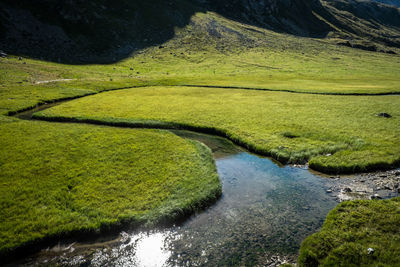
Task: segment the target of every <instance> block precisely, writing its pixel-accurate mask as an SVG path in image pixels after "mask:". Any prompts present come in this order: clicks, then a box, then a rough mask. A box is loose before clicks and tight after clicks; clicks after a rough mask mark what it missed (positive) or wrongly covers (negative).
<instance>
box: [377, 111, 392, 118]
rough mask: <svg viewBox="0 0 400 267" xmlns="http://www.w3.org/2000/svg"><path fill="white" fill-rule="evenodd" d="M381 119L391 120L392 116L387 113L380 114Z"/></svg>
mask: <svg viewBox="0 0 400 267" xmlns="http://www.w3.org/2000/svg"><path fill="white" fill-rule="evenodd" d="M378 116H379V117H384V118H391V117H392V115H390V114H388V113H386V112H381V113H379V114H378Z"/></svg>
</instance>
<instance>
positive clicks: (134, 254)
mask: <svg viewBox="0 0 400 267" xmlns="http://www.w3.org/2000/svg"><path fill="white" fill-rule="evenodd" d="M175 133H176V134H178V135H180V136H183V137H185V138H191V139H196V140H199V141H202V142H203V143H205V144H207V145H208V146H209V147H211V148H212V150H213V154H214V157H215V159H216V165H217V169H218V173H219V175H220V179H221V182H222V185H223V196H222V198H221V199H220V200H219V201H218V202H217V203H216V204H215V205H213V206H212V207H210V208H209V209H207V210H206V211H204V212H201V213H199V214H195V215H193V216H192V217H191V218H189V219H188V220H187V221H186V222H184V223H183V224H182V225H179V226H173V227H169V228H164V229H154V230H132V231H126V232H122V233H120V235H119V236H118V237H117V238H113V239H110V240H107V238H104V240H96V241H93V242H89V243H72V244H71V243H65V244H59V245H57V246H55V247H53V248H49V249H45V250H42V251H41V252H39V253H38V254H36V255H33V256H31V257H29V258H27V259H24V260H23V261H22V262H19V264H26V265H35V264H39V265H43V264H49V265H54V264H58V265H91V266H105V265H107V266H146V267H147V266H205V265H206V266H218V265H219V266H221V265H226V266H232V265H248V266H254V265H266V264H267V263H269V264H270V265H271V264H272V265H274V263H276V264H278V263H279V262H284V261H288V262H294V261H295V259H296V256H297V252H298V249H299V246H300V243H301V241H302V240H303V239H304V238H305V237H307V236H308V235H310V234H312V233H314V232H316V231H317V230H318V228H319V227H320V226H321V225H322V223H323V220H324V219H325V216H326V214H327V213H328V212H329V211H330V210H331V209H332V208H333V207H334V206H335V205H336V204H337V202H336V201H335V199H334V198H333V197H332V196H330V194H328V193H326V189H327V188H328V187H330V186H331V184H332V183H333V182H334V181H333V180H332V179H326V178H323V177H319V176H316V175H314V174H312V173H310V172H309V171H308V170H306V169H304V168H299V167H292V166H284V167H282V166H279V165H278V164H276V163H274V162H272V161H271V160H270V159H268V158H264V157H259V156H257V155H254V154H250V153H248V152H245V151H243V150H242V149H240V148H238V147H236V146H234V145H233V144H232V143H231V142H229V141H227V140H225V139H223V138H219V137H213V136H209V135H204V134H196V133H191V132H186V131H175Z"/></svg>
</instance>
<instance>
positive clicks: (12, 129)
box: [0, 12, 400, 263]
mask: <svg viewBox="0 0 400 267" xmlns="http://www.w3.org/2000/svg"><path fill="white" fill-rule="evenodd" d="M210 29H211V30H212V31H209V30H210ZM212 32H214V35H213V34H212ZM215 33H218V34H217V35H219V36H217V35H216V34H215ZM330 42H331V41H330V40H326V39H318V40H316V39H309V38H298V37H294V36H289V35H284V34H278V33H274V32H271V31H268V30H265V29H261V28H257V27H253V26H249V25H244V24H241V23H239V22H235V21H231V20H228V19H226V18H223V17H222V16H219V15H217V14H215V13H212V12H207V13H198V14H195V15H193V17H192V18H191V23H189V24H188V25H186V26H185V27H183V28H176V29H175V36H174V37H173V38H172V39H170V40H168V41H166V42H165V43H163V48H161V49H160V48H159V46H155V47H147V48H145V49H143V50H140V51H136V52H135V53H133V54H132V55H131V56H130V57H127V58H126V59H124V60H122V61H120V62H115V63H113V64H106V65H100V64H92V65H67V64H58V63H52V62H45V61H42V60H38V59H23V60H18V58H17V57H16V56H12V55H11V56H9V57H8V58H6V59H5V58H0V136H1V137H0V145H1V150H0V251H1V253H6V252H7V251H10V250H12V249H14V248H16V247H19V246H22V245H24V244H25V245H26V244H32V243H35V242H37V241H38V240H41V239H43V238H46V237H49V236H50V237H56V236H63V235H64V234H66V233H71V232H73V231H78V232H79V231H88V232H91V231H95V229H97V230H98V229H101V228H107V226H108V225H115V224H118V223H123V222H129V221H130V222H131V223H133V224H135V223H144V222H148V223H156V222H157V221H159V220H161V219H162V218H166V217H171V219H173V218H174V217H175V216H178V215H179V214H177V211H178V213H186V212H190V211H192V210H193V208H198V207H199V206H202V204H201V203H205V202H208V200H212V199H214V197H215V196H216V195H218V194H219V193H220V190H221V188H220V185H219V182H218V179H217V175H216V172H215V166H214V164H213V162H212V159H211V157H210V154H209V153H210V152H209V151H208V150H207V149H205V148H204V147H203V146H200V145H199V144H197V143H193V142H190V141H185V140H183V139H181V138H178V137H176V136H174V135H172V134H169V133H166V132H162V131H157V130H132V129H116V128H107V127H99V126H88V125H86V126H85V125H78V124H63V125H61V124H54V123H46V122H34V121H20V120H18V119H16V118H13V117H8V116H2V115H7V114H12V113H15V112H17V111H20V110H24V109H28V108H31V107H34V106H36V105H38V104H42V103H45V102H52V101H55V100H60V99H66V98H74V97H80V96H84V95H90V94H97V93H99V92H101V91H106V90H114V89H120V88H126V87H134V86H153V85H158V86H168V85H175V86H181V85H207V86H225V87H248V88H254V89H271V90H288V91H293V92H299V93H317V94H347V95H350V94H390V93H397V94H399V93H400V87H399V84H400V56H398V55H388V54H383V53H373V52H366V51H361V50H357V49H351V48H347V47H339V46H336V45H333V44H332V43H330ZM395 50H396V49H395ZM396 51H397V52H398V51H399V50H396ZM61 79H71V80H69V81H62V80H61ZM60 80H61V81H60ZM43 81H50V82H47V83H42V82H43ZM399 104H400V97H399V96H370V97H368V96H324V95H309V94H293V93H277V92H265V91H252V90H228V89H212V88H187V87H175V88H172V87H151V88H138V89H132V90H123V91H115V92H108V93H102V94H98V95H95V96H91V97H85V98H82V99H79V100H74V101H73V102H69V103H65V104H63V105H61V106H59V107H55V108H52V109H50V110H46V111H44V112H41V113H40V116H42V117H45V118H46V119H51V118H54V117H64V118H67V119H71V118H74V119H76V120H91V121H94V120H95V121H97V122H98V123H109V124H123V125H126V124H131V125H132V124H133V125H136V126H147V127H161V126H162V127H171V126H173V127H179V126H185V127H189V128H193V129H197V130H203V131H212V132H217V133H219V134H222V135H227V136H228V137H229V138H231V139H232V140H234V141H236V142H238V143H241V144H243V145H246V146H249V147H250V149H252V150H253V151H256V152H259V153H263V154H267V155H271V156H273V157H275V158H277V159H279V160H281V161H289V162H303V161H306V160H309V164H310V167H312V168H314V169H317V170H321V171H323V172H356V171H371V170H374V169H377V168H389V167H393V166H396V165H398V164H399V157H400V156H399V155H400V146H399V144H400V128H399V125H400V124H399V123H400V121H399V120H400V109H399V107H400V105H399ZM380 112H387V113H389V114H391V115H392V116H393V118H391V119H385V118H382V117H377V116H376V114H377V113H380ZM328 154H332V155H331V156H328ZM134 178H138V179H134ZM138 192H140V194H138ZM210 198H211V199H210ZM357 203H358V202H357ZM363 203H364V202H363ZM365 203H368V202H365ZM371 203H372V204H368V205H378V204H377V203H379V204H382V205H383V203H386V202H371ZM387 203H388V204H387V205H388V207H389V206H392V205H394V204H393V203H394V202H387ZM343 205H344V204H343ZM348 205H350V204H348ZM365 205H367V204H365ZM356 208H357V207H354V209H356ZM371 214H372V215H371V216H372V218H377V220H381V221H382V222H383V223H385V222H386V221H385V220H386V218H384V217H383V216H381V213H379V210H374V212H372V213H371ZM374 216H375V217H374ZM377 222H378V221H377ZM346 223H348V221H346ZM346 225H347V224H343V227H351V222H349V223H348V225H349V226H346ZM371 225H372V223H371ZM396 225H398V222H397V223H396ZM373 227H375V228H377V227H379V224H378V223H375V224H374V225H373V226H371V228H373ZM385 229H386V228H385ZM339 234H340V233H338V235H339ZM384 237H386V236H384ZM379 238H381V236H379V235H377V239H379ZM396 238H397V237H396ZM396 240H397V239H396ZM374 242H375V241H374ZM376 242H385V241H384V239H383V238H382V239H381V240H380V241H376ZM360 244H363V243H360ZM394 244H397V243H394ZM320 245H321V246H322V245H326V244H324V242H322V243H321V244H320ZM351 246H353V247H358V245H356V244H353V245H351ZM351 246H350V247H351ZM389 247H390V244H389ZM349 251H352V250H349ZM313 253H315V252H313ZM379 253H380V252H379V251H378V254H377V255H381V254H379ZM343 255H344V254H343ZM347 255H349V254H347ZM355 255H358V254H355ZM349 257H350V256H349ZM318 260H319V259H318ZM393 262H395V261H393ZM397 262H399V260H397ZM384 263H386V262H384Z"/></svg>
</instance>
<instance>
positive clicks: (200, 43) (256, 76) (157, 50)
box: [0, 12, 400, 114]
mask: <svg viewBox="0 0 400 267" xmlns="http://www.w3.org/2000/svg"><path fill="white" fill-rule="evenodd" d="M191 20H192V23H190V24H189V25H187V26H186V27H183V28H176V30H175V36H174V37H173V38H172V39H170V40H169V41H167V42H166V43H163V44H162V46H158V45H156V46H151V47H147V48H144V49H142V50H139V51H136V52H134V53H133V54H132V55H131V56H130V57H127V58H125V59H124V60H121V61H119V62H115V63H113V64H103V65H101V64H88V65H67V64H60V63H53V62H46V61H42V60H39V59H29V58H28V59H27V58H21V60H19V58H18V57H17V56H13V55H11V56H9V57H7V58H0V113H1V114H7V113H8V112H15V111H18V110H21V109H26V108H29V107H31V106H34V105H36V104H38V103H43V102H49V101H54V100H57V99H63V98H71V97H76V96H82V95H87V94H93V93H97V92H99V91H102V90H112V89H118V88H124V87H134V86H143V85H209V86H228V87H250V88H256V89H271V90H288V91H295V92H311V93H322V94H326V93H327V94H388V93H400V88H399V86H398V85H399V84H400V73H399V70H400V56H397V55H388V54H384V53H375V52H367V51H363V50H358V49H352V48H348V47H342V46H337V45H334V44H333V43H332V42H331V41H330V40H325V39H318V40H317V39H309V38H299V37H294V36H290V35H284V34H278V33H274V32H271V31H268V30H265V29H261V28H257V27H254V26H250V25H244V24H241V23H239V22H234V21H231V20H228V19H226V18H223V17H221V16H219V15H217V14H214V13H212V12H207V13H197V14H195V15H194V16H193V17H192V19H191ZM209 25H213V27H214V28H213V31H210V30H209V28H208V27H209Z"/></svg>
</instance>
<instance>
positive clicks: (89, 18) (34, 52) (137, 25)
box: [0, 0, 202, 64]
mask: <svg viewBox="0 0 400 267" xmlns="http://www.w3.org/2000/svg"><path fill="white" fill-rule="evenodd" d="M2 2H3V3H0V30H1V31H0V50H3V51H4V52H6V53H8V54H14V55H20V56H26V57H31V58H39V59H43V60H47V61H54V62H61V63H70V64H88V63H113V62H116V61H119V60H122V59H124V58H126V57H128V56H129V55H131V54H132V53H133V52H135V51H137V50H140V49H143V48H145V47H149V46H154V45H158V44H162V43H164V42H166V41H167V40H169V39H171V38H172V37H173V36H174V29H175V28H176V27H184V26H185V25H187V24H188V23H189V22H190V18H191V16H192V15H193V14H194V13H196V12H199V11H202V10H201V9H199V8H196V7H195V6H193V5H191V4H189V3H186V2H185V1H165V0H146V1H144V0H113V1H111V0H98V1H86V0H65V1H55V0H37V1H31V0H19V1H13V0H2Z"/></svg>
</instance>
